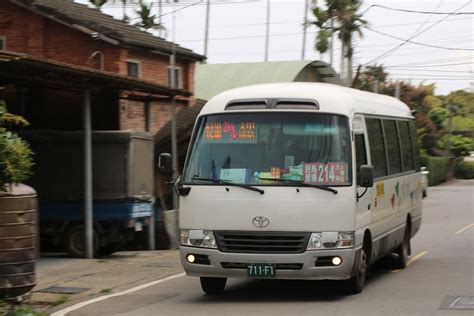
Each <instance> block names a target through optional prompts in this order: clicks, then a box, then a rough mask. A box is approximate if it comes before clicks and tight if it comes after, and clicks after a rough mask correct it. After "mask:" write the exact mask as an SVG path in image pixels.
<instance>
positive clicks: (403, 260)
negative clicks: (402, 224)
mask: <svg viewBox="0 0 474 316" xmlns="http://www.w3.org/2000/svg"><path fill="white" fill-rule="evenodd" d="M409 251H410V232H409V230H408V227H406V228H405V233H404V234H403V241H402V243H401V245H400V246H398V248H397V251H396V252H395V253H396V254H397V258H396V259H393V267H394V268H395V269H405V267H406V266H407V261H408V253H409Z"/></svg>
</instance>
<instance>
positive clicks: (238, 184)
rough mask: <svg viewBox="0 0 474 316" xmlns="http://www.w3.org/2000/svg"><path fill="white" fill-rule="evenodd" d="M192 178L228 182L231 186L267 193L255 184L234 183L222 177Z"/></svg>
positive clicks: (194, 178)
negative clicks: (254, 185)
mask: <svg viewBox="0 0 474 316" xmlns="http://www.w3.org/2000/svg"><path fill="white" fill-rule="evenodd" d="M192 180H200V181H209V182H214V183H222V184H226V185H229V186H234V187H239V188H244V189H247V190H250V191H255V192H258V193H260V194H264V193H265V191H263V190H262V189H259V188H256V187H253V186H251V185H248V184H240V183H234V182H230V181H225V180H221V179H211V178H200V177H197V176H194V177H193V178H192Z"/></svg>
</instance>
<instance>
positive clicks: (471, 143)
mask: <svg viewBox="0 0 474 316" xmlns="http://www.w3.org/2000/svg"><path fill="white" fill-rule="evenodd" d="M438 147H439V148H441V149H449V148H448V147H449V146H448V135H445V136H443V137H442V138H441V139H440V140H439V141H438ZM473 150H474V140H472V139H471V138H469V137H464V136H459V135H452V136H451V152H452V153H453V154H454V155H455V156H456V157H461V156H467V155H469V152H470V151H473Z"/></svg>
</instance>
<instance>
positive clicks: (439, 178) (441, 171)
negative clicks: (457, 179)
mask: <svg viewBox="0 0 474 316" xmlns="http://www.w3.org/2000/svg"><path fill="white" fill-rule="evenodd" d="M420 163H421V165H422V166H424V167H426V168H428V171H429V172H430V173H429V174H428V184H429V185H430V186H432V185H437V184H440V183H443V182H444V181H446V177H447V174H448V170H449V158H447V157H432V156H428V155H422V156H421V157H420Z"/></svg>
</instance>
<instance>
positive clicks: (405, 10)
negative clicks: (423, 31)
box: [361, 4, 474, 15]
mask: <svg viewBox="0 0 474 316" xmlns="http://www.w3.org/2000/svg"><path fill="white" fill-rule="evenodd" d="M371 8H381V9H386V10H391V11H400V12H407V13H420V14H437V15H472V14H474V12H456V13H450V12H433V11H419V10H408V9H399V8H391V7H387V6H384V5H380V4H373V5H371V6H369V7H368V8H367V9H365V11H363V12H362V13H361V14H365V13H366V12H367V11H369V10H370V9H371Z"/></svg>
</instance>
